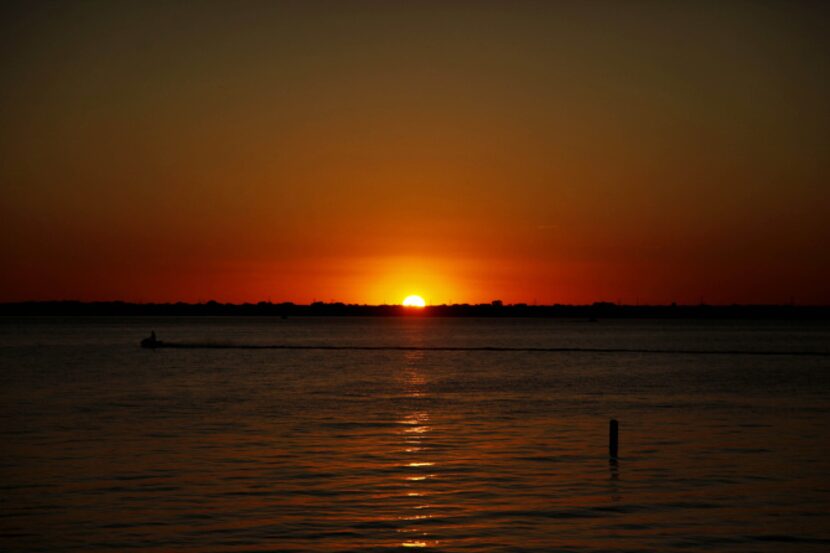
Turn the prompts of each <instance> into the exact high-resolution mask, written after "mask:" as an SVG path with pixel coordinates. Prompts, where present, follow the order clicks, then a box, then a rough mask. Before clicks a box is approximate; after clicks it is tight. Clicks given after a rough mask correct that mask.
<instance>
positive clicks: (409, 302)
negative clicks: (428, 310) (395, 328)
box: [403, 296, 427, 307]
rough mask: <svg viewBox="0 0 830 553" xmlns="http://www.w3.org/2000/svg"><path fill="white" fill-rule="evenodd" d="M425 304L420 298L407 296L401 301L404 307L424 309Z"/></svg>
mask: <svg viewBox="0 0 830 553" xmlns="http://www.w3.org/2000/svg"><path fill="white" fill-rule="evenodd" d="M426 304H427V302H425V301H424V298H422V297H421V296H407V297H406V298H405V299H404V300H403V305H404V307H426Z"/></svg>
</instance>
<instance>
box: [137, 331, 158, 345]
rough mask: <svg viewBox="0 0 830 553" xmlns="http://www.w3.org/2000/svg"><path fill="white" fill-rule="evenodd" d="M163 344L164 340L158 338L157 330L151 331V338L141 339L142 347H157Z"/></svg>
mask: <svg viewBox="0 0 830 553" xmlns="http://www.w3.org/2000/svg"><path fill="white" fill-rule="evenodd" d="M161 344H162V341H161V340H157V339H156V332H155V331H153V332H151V333H150V337H149V338H144V339H143V340H142V341H141V347H143V348H148V349H155V348H157V347H159V346H161Z"/></svg>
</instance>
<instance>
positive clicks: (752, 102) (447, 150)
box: [0, 1, 830, 304]
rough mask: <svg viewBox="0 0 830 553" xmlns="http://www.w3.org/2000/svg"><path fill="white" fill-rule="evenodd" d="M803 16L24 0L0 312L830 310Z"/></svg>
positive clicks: (814, 17)
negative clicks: (126, 307) (318, 302)
mask: <svg viewBox="0 0 830 553" xmlns="http://www.w3.org/2000/svg"><path fill="white" fill-rule="evenodd" d="M828 14H830V12H828V9H827V8H825V6H824V4H823V3H820V2H817V3H803V2H783V1H782V2H711V3H707V2H573V3H569V2H516V1H511V2H405V3H404V2H349V1H337V2H62V3H43V2H22V3H19V4H14V3H5V4H4V5H3V7H2V15H1V16H0V21H2V22H1V23H0V37H1V38H0V44H2V50H1V51H2V58H1V59H2V68H3V71H2V77H1V78H2V86H1V87H0V95H2V96H0V98H1V99H0V183H2V201H1V202H0V217H1V218H0V225H2V233H0V255H2V258H3V260H4V263H3V265H4V269H3V271H2V274H0V300H18V299H55V298H57V299H61V298H78V299H126V300H140V301H150V300H179V299H181V300H199V299H203V300H206V299H210V298H215V299H218V300H226V301H245V300H248V301H257V300H260V299H268V298H270V299H272V300H274V301H277V300H291V301H298V302H305V301H311V300H313V299H323V300H329V299H335V300H342V301H349V302H361V303H362V302H370V303H376V302H398V301H400V300H401V299H402V298H403V297H404V296H406V295H408V294H411V293H417V294H421V295H423V296H424V297H426V298H427V300H428V301H430V302H433V303H441V302H447V301H457V302H460V301H470V302H478V301H489V300H491V299H493V298H496V297H498V298H502V299H503V300H505V301H510V302H514V301H526V302H531V301H534V300H535V301H539V302H545V303H548V302H564V303H570V302H588V301H594V300H614V301H616V300H622V301H624V302H632V303H633V302H635V301H640V302H670V301H678V302H697V301H699V300H700V299H701V298H703V299H704V300H705V301H707V302H713V303H716V302H717V303H721V302H787V301H790V299H791V298H794V299H795V300H796V301H797V302H799V303H824V304H827V303H830V286H828V285H827V281H828V280H830V253H829V252H830V247H828V246H827V242H828V239H830V180H829V179H828V177H830V107H828V105H829V103H828V100H827V99H828V98H830V72H829V71H828V70H829V69H830V61H828V60H830V39H829V38H828V37H830V17H828Z"/></svg>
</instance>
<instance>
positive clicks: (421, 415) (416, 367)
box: [398, 351, 438, 547]
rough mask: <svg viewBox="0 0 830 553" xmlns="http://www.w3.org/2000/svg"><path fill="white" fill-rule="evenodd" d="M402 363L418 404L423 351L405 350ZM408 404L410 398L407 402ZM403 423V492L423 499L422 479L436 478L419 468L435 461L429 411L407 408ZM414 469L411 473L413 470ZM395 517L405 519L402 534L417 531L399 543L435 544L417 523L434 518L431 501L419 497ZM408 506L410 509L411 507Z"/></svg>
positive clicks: (423, 392)
mask: <svg viewBox="0 0 830 553" xmlns="http://www.w3.org/2000/svg"><path fill="white" fill-rule="evenodd" d="M404 359H405V367H404V368H403V370H402V371H401V378H402V381H403V382H402V384H403V388H404V393H405V395H406V399H407V400H417V405H421V404H422V401H421V400H424V399H426V398H427V378H426V377H425V375H424V371H423V362H424V352H423V351H408V352H406V354H405V357H404ZM409 403H410V404H411V401H410V402H409ZM399 422H400V424H401V425H402V426H401V428H400V429H399V435H400V437H401V439H402V440H403V445H404V447H403V452H404V453H405V454H407V455H408V456H409V458H408V459H406V460H405V461H403V462H402V463H401V464H400V467H401V468H403V469H406V470H407V471H410V474H405V475H403V481H404V483H405V486H406V487H407V488H409V489H408V490H407V491H406V492H405V494H406V497H407V498H410V499H412V498H419V499H423V498H425V497H427V496H428V492H427V489H426V488H424V487H422V486H424V485H425V482H426V481H428V480H430V479H432V478H435V476H436V475H435V474H434V473H432V472H429V473H426V472H420V471H421V470H423V469H425V468H429V469H430V470H434V468H435V461H434V460H432V459H430V458H428V457H427V456H428V455H429V448H428V447H427V444H428V440H429V434H430V432H431V431H432V426H431V425H430V414H429V413H428V412H427V411H426V410H423V409H418V410H414V411H409V412H407V413H406V414H405V415H404V416H403V417H401V420H400V421H399ZM412 472H414V474H413V473H412ZM406 509H407V510H406V511H404V512H402V513H401V514H400V515H399V517H398V519H399V520H402V521H406V522H407V526H405V527H403V528H399V529H398V532H399V533H401V534H408V535H410V536H411V535H412V534H417V535H418V537H417V538H415V537H410V538H408V539H405V540H403V541H402V542H401V546H402V547H430V546H432V545H435V544H437V543H438V542H437V541H436V540H430V539H429V538H430V534H429V533H428V532H426V531H424V530H423V528H421V527H420V526H419V525H418V523H419V522H423V521H425V520H428V519H430V518H433V516H434V515H433V513H432V512H430V511H431V509H432V505H430V504H428V503H425V502H423V501H420V502H418V503H416V504H412V505H411V506H409V507H407V508H406ZM410 509H411V510H410Z"/></svg>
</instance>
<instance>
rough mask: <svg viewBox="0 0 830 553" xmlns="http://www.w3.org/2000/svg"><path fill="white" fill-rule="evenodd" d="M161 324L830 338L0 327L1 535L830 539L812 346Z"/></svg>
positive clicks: (574, 541)
mask: <svg viewBox="0 0 830 553" xmlns="http://www.w3.org/2000/svg"><path fill="white" fill-rule="evenodd" d="M150 330H155V331H156V333H157V334H158V335H159V338H161V339H163V340H167V341H181V342H221V343H227V342H232V343H239V344H296V345H372V346H378V345H389V346H417V347H435V346H454V347H480V346H501V347H584V348H641V349H685V350H690V349H691V350H719V349H720V350H747V351H799V352H810V351H812V352H824V353H827V352H828V351H829V350H830V324H827V323H788V322H729V321H723V322H708V323H702V322H693V321H601V322H599V323H596V324H589V323H586V322H583V321H551V320H476V319H458V320H447V319H420V318H406V319H350V318H343V319H314V318H310V319H288V320H282V319H235V318H215V319H212V318H203V319H184V318H181V319H180V318H168V319H146V318H100V319H98V318H88V319H5V320H2V321H0V432H1V433H2V449H0V490H2V492H1V493H0V500H1V501H2V503H0V550H3V551H34V550H44V551H46V550H48V551H71V550H75V551H122V550H126V549H131V550H146V551H170V550H183V551H349V550H353V551H383V550H387V549H388V550H398V549H400V548H402V547H424V548H433V549H435V550H440V551H471V552H477V551H580V552H597V551H690V550H691V551H694V550H707V551H742V552H744V551H746V552H748V551H782V550H786V551H827V550H830V455H828V454H830V416H829V415H830V357H827V356H790V355H781V356H752V355H727V354H724V355H692V354H636V353H584V352H577V353H552V352H515V351H511V352H480V351H479V352H464V351H455V352H453V351H429V350H420V351H419V350H414V351H320V350H234V349H225V350H211V349H191V350H159V351H148V350H141V349H139V348H138V347H137V344H138V341H139V339H141V338H143V337H145V336H146V335H148V334H149V332H150ZM612 417H615V418H617V419H619V421H620V425H621V452H620V454H621V455H620V459H619V461H618V462H617V463H612V462H610V461H609V459H608V457H607V428H608V420H609V418H612Z"/></svg>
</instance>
